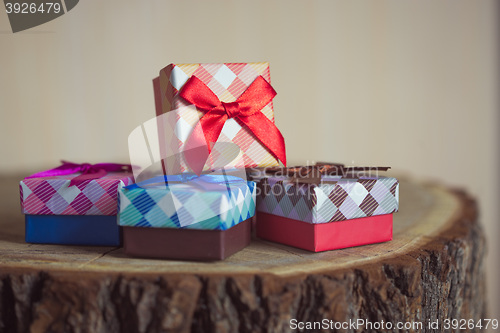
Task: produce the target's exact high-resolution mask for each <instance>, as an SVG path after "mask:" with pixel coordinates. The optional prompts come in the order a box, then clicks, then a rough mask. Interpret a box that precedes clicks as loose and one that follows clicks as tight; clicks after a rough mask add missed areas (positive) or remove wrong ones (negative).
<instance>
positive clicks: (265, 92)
mask: <svg viewBox="0 0 500 333" xmlns="http://www.w3.org/2000/svg"><path fill="white" fill-rule="evenodd" d="M180 96H181V97H182V98H184V99H185V100H187V101H188V102H189V103H191V104H194V105H196V107H197V108H198V109H199V110H202V111H204V112H205V114H204V115H203V117H201V119H200V121H199V123H198V124H197V125H196V126H195V128H194V129H193V132H192V134H191V136H190V137H189V138H188V140H187V142H186V145H185V148H186V149H185V154H184V156H185V158H186V161H187V163H188V164H189V166H190V167H191V169H193V171H194V172H195V173H197V174H198V175H199V174H200V173H201V171H202V170H203V166H204V165H205V162H206V160H207V158H208V155H209V154H210V152H211V150H212V144H214V143H215V142H217V139H218V138H219V135H220V132H221V131H222V127H223V126H224V123H225V122H226V120H228V119H231V118H234V119H236V120H237V121H238V122H239V123H240V125H242V126H245V127H246V128H248V129H249V130H250V131H251V132H252V133H253V134H254V135H255V136H256V138H257V139H258V140H259V141H260V142H261V143H262V145H263V146H265V147H266V148H267V149H268V150H269V151H270V152H271V154H273V156H274V157H275V158H277V159H279V160H280V161H281V162H282V163H283V164H284V165H285V166H286V153H285V140H284V139H283V136H282V135H281V133H280V131H279V129H278V128H277V127H276V125H275V124H274V123H273V122H272V121H271V120H269V119H268V118H267V117H266V116H265V115H264V114H263V113H262V112H261V110H262V109H263V108H264V107H265V106H266V105H267V104H269V102H271V100H272V99H273V98H274V96H276V91H275V90H274V89H273V87H272V86H271V85H270V84H269V83H268V82H267V81H266V80H265V79H264V78H263V77H262V76H259V77H257V78H256V79H255V81H253V83H252V84H251V85H250V86H249V87H248V89H247V90H246V91H245V92H244V93H243V94H242V95H241V96H240V97H239V98H238V99H237V100H236V101H234V102H228V103H226V102H222V101H220V100H219V98H218V97H217V96H216V95H215V94H214V93H213V92H212V90H210V88H209V87H207V86H206V85H205V84H204V83H203V82H202V81H201V80H200V79H198V78H197V77H196V76H192V77H191V78H190V79H189V80H188V81H187V82H186V84H185V85H184V86H183V87H182V89H181V91H180Z"/></svg>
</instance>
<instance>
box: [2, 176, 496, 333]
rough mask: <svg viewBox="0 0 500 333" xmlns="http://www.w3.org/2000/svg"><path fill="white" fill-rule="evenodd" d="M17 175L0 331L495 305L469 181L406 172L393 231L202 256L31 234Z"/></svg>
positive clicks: (384, 314) (463, 314) (235, 327)
mask: <svg viewBox="0 0 500 333" xmlns="http://www.w3.org/2000/svg"><path fill="white" fill-rule="evenodd" d="M19 179H20V178H16V177H3V178H0V331H1V332H4V331H5V332H28V331H32V332H47V331H50V332H189V331H192V332H293V331H294V330H292V329H291V328H290V320H291V319H297V320H299V321H304V322H307V321H321V320H322V319H328V320H334V321H338V322H343V321H349V320H357V319H365V320H370V321H372V322H377V321H379V322H380V321H381V320H384V321H386V322H387V321H390V322H393V323H396V322H407V321H413V322H421V323H423V329H422V330H419V331H422V332H435V331H436V330H432V329H430V328H428V327H427V324H428V322H429V321H435V320H441V321H443V320H445V319H460V318H465V319H471V318H472V319H479V318H482V317H484V316H485V313H486V304H485V301H484V299H485V298H484V295H485V292H486V290H485V282H484V276H485V275H484V267H483V266H484V262H483V257H484V253H485V240H484V235H483V232H482V229H481V226H480V224H479V223H478V211H477V206H476V203H475V201H474V200H473V199H472V198H470V197H469V196H468V195H467V194H466V193H464V192H461V191H455V190H450V189H447V188H444V187H440V186H436V185H430V184H419V183H416V182H412V181H402V182H401V190H400V201H401V206H400V211H399V212H398V213H397V214H395V218H394V240H393V241H391V242H387V243H383V244H375V245H367V246H362V247H356V248H349V249H343V250H336V251H329V252H323V253H311V252H308V251H304V250H300V249H295V248H292V247H288V246H284V245H280V244H276V243H271V242H266V241H261V240H257V239H254V240H253V241H252V243H251V245H250V246H249V247H247V248H246V249H244V250H243V251H241V252H238V253H237V254H235V255H233V256H231V257H229V258H228V259H226V260H224V261H219V262H211V263H198V262H184V261H167V260H149V259H136V258H128V257H127V256H125V255H124V254H123V252H122V250H121V249H119V248H110V247H83V246H61V245H36V244H26V243H25V242H24V218H23V215H22V214H21V212H20V207H19V190H18V180H19ZM313 331H314V330H313ZM340 331H342V332H357V331H359V332H362V331H364V330H363V329H358V330H356V329H350V328H349V329H346V330H340ZM437 331H444V328H443V327H440V328H439V329H438V330H437ZM472 331H476V330H472Z"/></svg>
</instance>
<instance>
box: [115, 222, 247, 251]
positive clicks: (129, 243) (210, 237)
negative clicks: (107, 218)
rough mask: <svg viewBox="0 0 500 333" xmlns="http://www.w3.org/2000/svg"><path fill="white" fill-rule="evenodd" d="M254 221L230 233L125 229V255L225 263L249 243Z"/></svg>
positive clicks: (235, 227)
mask: <svg viewBox="0 0 500 333" xmlns="http://www.w3.org/2000/svg"><path fill="white" fill-rule="evenodd" d="M250 236H251V219H247V220H245V221H243V222H241V223H239V224H237V225H235V226H234V227H232V228H229V229H227V230H197V229H175V228H145V227H123V247H124V250H125V253H126V254H128V255H130V256H134V257H146V258H162V259H178V260H207V261H209V260H223V259H225V258H227V257H229V256H230V255H232V254H234V253H236V252H238V251H240V250H242V249H243V248H245V247H246V246H247V245H248V244H250Z"/></svg>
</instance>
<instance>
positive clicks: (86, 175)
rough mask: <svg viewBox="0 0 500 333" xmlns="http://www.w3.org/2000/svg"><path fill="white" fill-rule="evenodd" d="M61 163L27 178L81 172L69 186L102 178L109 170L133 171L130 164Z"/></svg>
mask: <svg viewBox="0 0 500 333" xmlns="http://www.w3.org/2000/svg"><path fill="white" fill-rule="evenodd" d="M61 163H62V165H61V166H59V167H57V168H54V169H50V170H45V171H42V172H38V173H35V174H33V175H31V176H28V177H26V178H25V179H29V178H42V177H52V176H63V175H70V174H73V173H77V172H80V173H81V175H79V176H77V177H75V178H73V179H71V182H70V183H69V186H73V185H80V184H81V183H83V182H84V181H86V180H92V179H97V178H102V177H104V176H106V174H107V173H108V172H119V171H123V172H125V171H127V172H131V171H132V167H131V166H130V164H116V163H98V164H90V163H82V164H77V163H71V162H66V161H61Z"/></svg>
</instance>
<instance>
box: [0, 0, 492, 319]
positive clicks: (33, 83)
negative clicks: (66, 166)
mask: <svg viewBox="0 0 500 333" xmlns="http://www.w3.org/2000/svg"><path fill="white" fill-rule="evenodd" d="M499 8H500V7H499V6H498V3H496V2H495V1H480V2H472V1H457V0H454V1H439V2H436V1H373V2H366V1H290V0H287V1H203V0H199V1H182V2H181V1H163V2H159V1H150V2H145V1H123V0H122V1H118V0H114V1H112V0H107V1H97V0H85V1H80V3H79V4H78V6H77V7H75V9H73V10H72V11H71V12H69V13H68V14H66V15H64V16H62V17H60V18H59V19H56V20H54V21H52V22H49V23H47V24H44V25H42V26H39V27H37V28H34V29H31V30H28V31H26V32H22V33H17V34H12V33H11V32H10V26H9V24H8V21H7V16H6V14H5V13H0V75H1V76H0V77H1V79H0V117H1V118H0V141H1V151H0V152H1V157H0V172H1V173H10V172H25V173H29V172H32V171H36V170H40V169H43V168H48V167H51V166H55V165H57V164H58V161H59V160H60V159H62V158H64V159H67V160H70V161H77V162H83V161H89V162H99V161H101V162H104V161H106V162H107V161H109V162H111V161H127V158H128V157H127V156H128V155H127V136H128V134H129V133H130V131H132V130H133V129H134V128H135V127H136V126H138V125H139V124H141V123H142V122H144V121H146V120H148V119H150V118H151V117H153V116H154V103H153V92H152V85H151V79H152V78H153V77H154V76H155V75H157V73H158V70H159V69H160V68H162V67H163V66H165V65H167V64H168V63H170V62H184V63H185V62H247V61H270V63H271V77H272V83H273V86H274V87H275V89H276V90H277V91H278V96H277V97H276V99H275V114H276V121H277V124H278V126H279V127H280V129H281V130H282V133H283V135H284V136H285V138H286V143H287V153H288V158H289V160H290V162H291V163H292V164H295V163H304V162H305V161H307V160H330V161H339V162H344V163H348V164H358V165H363V164H369V165H391V166H392V167H393V169H394V171H396V172H398V173H406V174H408V175H412V176H415V177H418V178H423V179H432V180H435V181H439V182H442V183H445V184H449V185H453V186H459V187H465V188H467V189H468V190H469V191H470V192H471V193H473V194H474V195H476V196H477V197H478V198H479V201H480V205H481V212H482V220H483V224H484V227H485V229H486V231H487V234H488V237H489V248H490V251H489V256H488V274H489V287H490V295H491V298H490V315H491V316H492V317H496V318H499V319H500V307H499V304H498V301H497V300H498V299H500V289H499V287H498V283H497V282H498V274H499V273H500V269H499V265H498V264H499V260H498V255H499V254H500V248H499V246H498V240H497V239H498V236H499V227H498V216H499V208H498V201H499V198H500V196H499V185H500V178H499V177H498V173H499V172H500V171H499V167H500V163H499V162H500V156H499V149H498V142H499V134H498V132H499V126H500V119H499V102H500V99H499V97H498V91H499V88H500V87H499V82H500V81H499V74H500V71H499V67H498V64H499V52H498V51H499V43H498V41H499V37H500V36H499V28H500V24H499V15H498V13H499ZM495 302H496V303H495Z"/></svg>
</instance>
